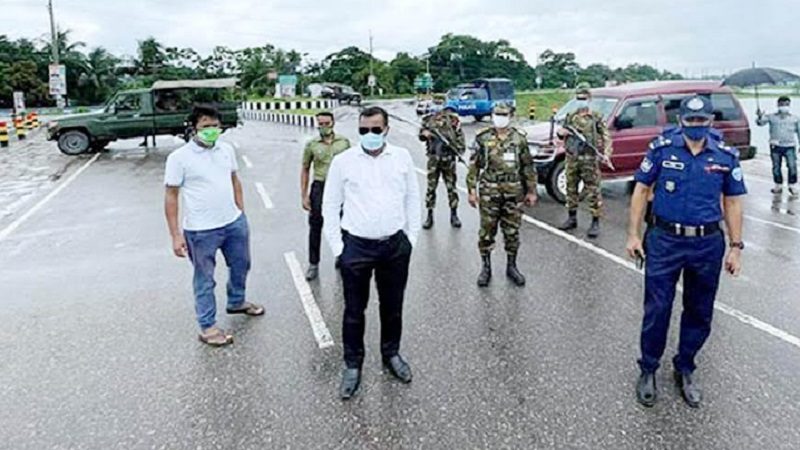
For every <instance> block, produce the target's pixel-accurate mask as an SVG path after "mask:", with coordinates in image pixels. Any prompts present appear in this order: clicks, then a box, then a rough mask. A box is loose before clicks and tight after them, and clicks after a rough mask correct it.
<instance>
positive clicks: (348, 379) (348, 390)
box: [339, 368, 361, 400]
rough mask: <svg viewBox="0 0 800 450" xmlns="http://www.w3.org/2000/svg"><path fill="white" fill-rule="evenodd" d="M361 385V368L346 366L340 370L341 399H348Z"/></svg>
mask: <svg viewBox="0 0 800 450" xmlns="http://www.w3.org/2000/svg"><path fill="white" fill-rule="evenodd" d="M360 385H361V369H351V368H347V369H344V370H343V371H342V384H341V386H340V387H339V395H340V396H341V397H342V400H350V399H351V398H353V395H355V393H356V391H357V390H358V386H360Z"/></svg>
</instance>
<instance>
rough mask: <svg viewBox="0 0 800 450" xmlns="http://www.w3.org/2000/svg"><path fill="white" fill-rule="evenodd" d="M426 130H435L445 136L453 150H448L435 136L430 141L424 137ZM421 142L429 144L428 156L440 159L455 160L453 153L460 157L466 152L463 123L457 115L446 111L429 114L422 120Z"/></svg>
mask: <svg viewBox="0 0 800 450" xmlns="http://www.w3.org/2000/svg"><path fill="white" fill-rule="evenodd" d="M425 130H428V131H432V130H433V131H436V132H438V133H439V134H441V135H442V136H444V138H445V139H447V140H448V141H449V142H450V144H451V145H452V149H449V148H447V146H446V145H445V144H444V142H442V140H441V139H439V138H437V137H435V136H434V137H432V138H430V139H427V138H425V137H423V136H422V132H423V131H425ZM419 140H420V141H423V142H427V151H428V156H435V157H437V158H440V159H455V154H453V151H455V152H456V153H458V154H459V155H463V154H464V152H465V151H466V144H465V142H464V131H463V130H462V129H461V121H460V120H459V118H458V116H457V115H456V114H451V113H448V112H445V111H442V112H437V113H433V114H429V115H427V116H425V117H424V118H423V119H422V128H420V130H419Z"/></svg>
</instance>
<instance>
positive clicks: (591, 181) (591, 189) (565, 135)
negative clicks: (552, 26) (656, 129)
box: [558, 83, 612, 238]
mask: <svg viewBox="0 0 800 450" xmlns="http://www.w3.org/2000/svg"><path fill="white" fill-rule="evenodd" d="M575 99H576V100H577V102H578V104H579V105H578V109H577V110H576V111H575V112H573V113H570V114H567V117H566V118H565V119H564V124H565V125H568V126H571V127H573V128H575V129H576V130H578V131H579V132H580V133H581V134H582V135H583V136H584V137H586V140H587V141H589V142H590V143H591V144H592V145H594V147H595V148H596V149H598V150H599V151H602V152H604V154H605V155H606V157H608V158H610V157H611V153H612V148H611V136H610V135H609V133H608V128H607V127H606V123H605V121H604V120H603V115H602V114H600V113H599V112H596V111H592V110H590V109H589V100H590V99H591V93H590V92H589V84H588V83H581V84H579V85H578V87H577V89H576V91H575ZM558 137H559V138H560V139H564V140H565V143H564V147H565V148H566V150H567V152H566V153H567V156H566V175H567V211H568V214H569V217H568V218H567V220H566V221H565V222H564V223H563V224H562V225H561V226H560V227H559V228H560V229H561V230H565V231H566V230H572V229H575V228H577V226H578V216H577V214H578V203H579V202H580V197H579V195H578V185H579V183H580V182H581V181H583V186H584V187H583V189H584V191H585V192H586V195H587V197H588V200H589V209H590V211H591V213H592V225H591V227H589V230H588V231H587V233H586V235H587V236H588V237H590V238H596V237H597V236H599V235H600V216H601V214H602V205H603V198H602V196H601V193H600V177H601V175H600V160H601V158H600V157H599V156H598V155H597V154H596V153H595V150H593V149H592V148H590V147H589V146H587V145H585V144H583V143H582V142H581V141H580V140H579V139H578V138H577V137H575V136H572V134H571V133H570V132H569V131H568V130H566V129H564V128H561V129H560V130H559V131H558Z"/></svg>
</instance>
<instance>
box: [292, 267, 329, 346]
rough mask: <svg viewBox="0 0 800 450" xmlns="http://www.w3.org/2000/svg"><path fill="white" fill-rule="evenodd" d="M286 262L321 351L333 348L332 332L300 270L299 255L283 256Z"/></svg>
mask: <svg viewBox="0 0 800 450" xmlns="http://www.w3.org/2000/svg"><path fill="white" fill-rule="evenodd" d="M283 258H284V259H285V260H286V265H287V266H289V271H290V272H291V273H292V279H293V280H294V287H295V289H297V294H298V295H299V296H300V302H301V303H302V304H303V309H304V310H305V313H306V317H308V322H309V323H310V324H311V331H312V332H313V333H314V339H316V340H317V345H319V348H320V349H326V348H328V347H332V346H333V337H331V332H330V331H328V326H327V325H325V320H324V319H323V318H322V312H320V310H319V307H318V306H317V302H316V301H315V300H314V293H313V292H311V286H309V285H308V282H306V279H305V276H304V275H303V271H302V269H300V262H299V261H298V260H297V255H295V253H294V252H287V253H284V254H283Z"/></svg>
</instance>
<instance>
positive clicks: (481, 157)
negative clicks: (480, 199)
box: [467, 128, 536, 195]
mask: <svg viewBox="0 0 800 450" xmlns="http://www.w3.org/2000/svg"><path fill="white" fill-rule="evenodd" d="M478 184H480V193H481V195H521V194H524V193H525V191H526V190H527V192H534V191H535V189H536V168H535V167H534V165H533V156H531V152H530V150H529V149H528V140H527V138H526V136H525V133H524V132H522V131H520V130H518V129H516V128H510V129H509V130H508V134H507V135H506V136H505V137H504V138H501V137H500V136H499V135H498V133H497V131H496V130H495V129H494V128H486V129H484V130H481V131H480V132H478V134H477V136H475V143H474V144H473V153H472V155H471V156H470V163H469V173H468V174H467V188H468V189H469V191H470V192H474V191H475V188H476V186H477V185H478Z"/></svg>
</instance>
